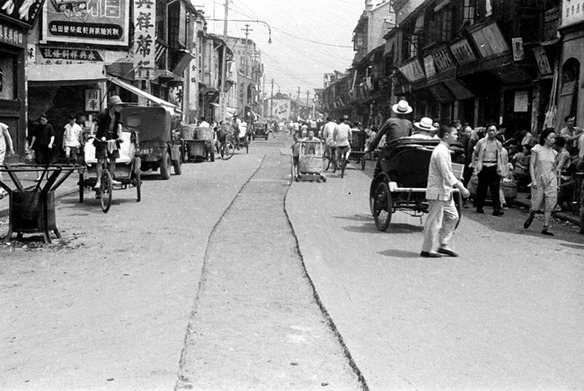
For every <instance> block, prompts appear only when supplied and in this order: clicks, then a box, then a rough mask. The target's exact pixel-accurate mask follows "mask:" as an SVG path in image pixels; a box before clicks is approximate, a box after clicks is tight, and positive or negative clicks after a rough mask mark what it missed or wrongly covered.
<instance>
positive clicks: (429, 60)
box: [424, 55, 436, 77]
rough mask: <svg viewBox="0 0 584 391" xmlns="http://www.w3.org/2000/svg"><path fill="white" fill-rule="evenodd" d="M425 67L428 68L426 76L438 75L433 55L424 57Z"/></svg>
mask: <svg viewBox="0 0 584 391" xmlns="http://www.w3.org/2000/svg"><path fill="white" fill-rule="evenodd" d="M424 69H425V70H426V76H428V77H433V76H436V67H435V66H434V58H433V57H432V56H431V55H428V56H426V57H424Z"/></svg>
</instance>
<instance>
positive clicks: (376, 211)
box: [369, 137, 464, 231]
mask: <svg viewBox="0 0 584 391" xmlns="http://www.w3.org/2000/svg"><path fill="white" fill-rule="evenodd" d="M439 143H440V140H439V139H413V138H410V137H402V138H398V139H395V140H392V141H391V142H390V143H388V144H387V145H386V146H385V147H384V148H383V149H382V151H381V154H380V156H379V159H378V160H377V165H376V167H375V172H374V175H373V180H372V181H371V186H370V188H369V206H370V209H371V214H372V215H373V218H374V219H375V225H376V227H377V229H379V230H380V231H385V230H386V229H387V228H388V227H389V224H390V222H391V216H392V214H393V213H395V212H396V211H397V210H408V211H410V212H412V213H413V214H412V216H414V217H420V218H421V217H422V215H423V213H427V212H428V201H427V200H426V186H427V183H428V170H429V166H430V157H431V156H432V151H433V150H434V148H435V147H436V146H437V145H438V144H439ZM450 149H451V154H452V160H453V161H455V160H456V158H457V157H459V156H460V155H461V154H462V153H463V149H462V145H456V144H455V145H452V146H451V147H450ZM463 167H464V166H463V165H456V164H453V172H454V173H455V175H457V177H458V178H462V171H463V170H462V168H463ZM455 168H456V169H455ZM452 192H453V197H454V204H455V206H456V209H457V210H458V213H459V215H461V210H462V197H461V195H460V193H459V191H458V190H457V189H453V191H452ZM459 222H460V219H459Z"/></svg>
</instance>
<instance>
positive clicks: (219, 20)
mask: <svg viewBox="0 0 584 391" xmlns="http://www.w3.org/2000/svg"><path fill="white" fill-rule="evenodd" d="M206 20H209V21H211V22H225V21H226V19H210V18H209V19H206ZM229 21H230V22H251V23H261V24H263V25H265V26H266V27H267V28H268V43H269V44H271V43H272V28H271V27H270V25H269V24H268V23H267V22H264V21H263V20H258V19H229Z"/></svg>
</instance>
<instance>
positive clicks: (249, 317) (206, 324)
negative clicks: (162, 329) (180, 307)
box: [175, 151, 367, 390]
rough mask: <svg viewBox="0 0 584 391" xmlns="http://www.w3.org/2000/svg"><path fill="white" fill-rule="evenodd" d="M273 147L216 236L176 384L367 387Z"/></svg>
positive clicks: (284, 161) (286, 167)
mask: <svg viewBox="0 0 584 391" xmlns="http://www.w3.org/2000/svg"><path fill="white" fill-rule="evenodd" d="M289 172H290V161H289V157H288V156H282V155H280V154H279V153H275V152H273V151H272V152H268V154H267V155H266V157H265V158H264V161H263V162H262V164H261V165H260V168H259V169H258V170H257V171H256V173H255V174H254V175H253V176H252V178H250V179H249V180H248V182H247V183H246V184H245V185H244V186H243V187H242V189H241V190H240V192H239V194H238V195H237V196H236V197H235V198H234V200H233V202H232V204H231V205H230V207H229V208H228V209H227V210H226V212H225V213H224V215H223V217H222V218H221V219H220V221H219V222H218V223H217V225H216V226H215V229H214V230H213V231H212V233H211V236H210V238H209V242H208V247H207V253H206V257H205V262H204V266H203V273H202V278H201V282H200V284H199V289H198V292H197V296H196V299H195V303H194V307H193V310H192V314H191V318H190V323H189V325H188V328H187V333H186V336H185V346H184V348H183V351H182V354H181V359H180V364H179V373H178V380H177V383H176V386H175V389H176V390H184V389H197V390H218V389H220V390H230V389H237V390H240V389H253V390H275V389H299V390H310V389H322V387H323V386H331V387H332V389H341V390H358V389H364V390H366V389H367V385H366V383H365V381H364V379H363V377H362V375H361V374H360V372H359V370H358V369H357V368H356V366H355V364H354V363H353V362H352V359H351V357H350V354H349V353H348V351H347V349H346V347H345V346H344V344H343V343H342V338H340V336H339V335H338V334H337V331H336V328H335V327H334V324H333V323H332V321H331V320H330V319H329V317H328V314H326V310H325V309H324V308H323V307H322V304H321V303H320V301H319V300H318V295H317V294H316V292H315V291H314V288H313V285H312V282H311V281H310V278H309V277H308V276H307V275H306V271H305V269H304V265H303V261H302V257H301V255H300V253H299V249H298V243H297V239H296V237H295V234H294V231H293V230H292V226H291V224H290V222H289V219H288V216H287V214H286V211H285V207H284V201H285V197H286V194H287V191H288V188H289V186H290V180H289Z"/></svg>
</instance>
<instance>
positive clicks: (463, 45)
mask: <svg viewBox="0 0 584 391" xmlns="http://www.w3.org/2000/svg"><path fill="white" fill-rule="evenodd" d="M450 51H451V52H452V55H453V56H454V58H455V59H456V61H457V62H458V63H459V64H460V65H467V64H472V63H473V62H475V61H476V60H477V58H476V56H475V55H474V52H473V51H472V48H471V47H470V43H469V42H468V41H467V40H466V39H462V40H460V41H458V42H455V43H453V44H452V45H450Z"/></svg>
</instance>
